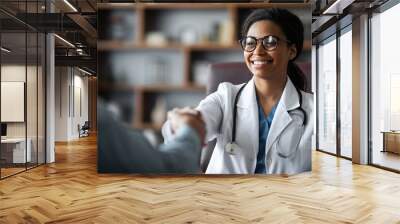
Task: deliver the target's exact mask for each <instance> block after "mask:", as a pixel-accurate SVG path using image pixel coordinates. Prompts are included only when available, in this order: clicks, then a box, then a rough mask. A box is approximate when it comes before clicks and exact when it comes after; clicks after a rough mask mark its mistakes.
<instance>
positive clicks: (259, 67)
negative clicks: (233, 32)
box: [244, 20, 296, 80]
mask: <svg viewBox="0 0 400 224" xmlns="http://www.w3.org/2000/svg"><path fill="white" fill-rule="evenodd" d="M266 36H274V37H277V38H270V39H267V40H264V41H263V40H262V39H259V38H263V37H266ZM247 37H253V38H252V39H251V38H247V40H248V41H246V42H247V43H249V44H247V46H253V47H254V44H256V46H255V49H254V50H253V51H246V50H245V51H244V60H245V62H246V65H247V67H248V68H249V70H250V71H251V73H252V74H253V75H255V76H257V77H258V78H262V79H269V80H270V79H276V78H282V77H285V76H286V74H287V65H288V62H289V60H290V59H293V58H294V57H295V56H296V47H295V45H294V44H289V43H288V42H287V41H286V40H287V38H286V37H285V35H284V34H283V32H282V30H281V28H280V27H279V26H278V25H276V24H275V23H274V22H272V21H268V20H260V21H257V22H255V23H253V24H252V25H251V26H250V28H249V30H248V32H247ZM254 38H255V39H257V41H256V43H255V42H254ZM262 42H264V44H263V43H262ZM274 43H276V48H274V49H272V48H273V47H271V49H269V48H268V46H274V45H275V44H274ZM263 45H264V46H263ZM265 48H267V49H265ZM250 49H252V48H250Z"/></svg>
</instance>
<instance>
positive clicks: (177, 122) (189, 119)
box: [168, 107, 206, 143]
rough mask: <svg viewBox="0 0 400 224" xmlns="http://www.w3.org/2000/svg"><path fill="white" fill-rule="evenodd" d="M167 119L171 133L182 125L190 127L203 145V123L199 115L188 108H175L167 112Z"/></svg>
mask: <svg viewBox="0 0 400 224" xmlns="http://www.w3.org/2000/svg"><path fill="white" fill-rule="evenodd" d="M168 119H169V120H170V122H171V128H172V132H173V133H175V131H177V130H178V129H179V128H180V127H181V126H182V125H183V124H187V125H190V126H191V127H192V128H193V129H195V131H196V132H197V133H198V134H199V137H200V141H201V142H202V143H203V142H204V138H205V133H206V130H205V123H204V121H203V119H202V117H201V113H200V112H199V111H197V110H195V109H191V108H189V107H185V108H175V109H173V110H171V111H169V112H168Z"/></svg>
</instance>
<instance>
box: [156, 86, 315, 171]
mask: <svg viewBox="0 0 400 224" xmlns="http://www.w3.org/2000/svg"><path fill="white" fill-rule="evenodd" d="M287 80H288V81H287V83H286V86H285V89H284V91H283V93H282V96H281V98H280V101H279V103H278V106H277V108H276V111H275V115H274V118H273V121H272V124H271V128H270V130H269V134H268V138H267V142H266V148H265V152H266V153H265V154H266V158H265V162H266V168H267V169H266V170H267V174H295V173H300V172H304V171H310V170H311V141H312V140H311V137H312V134H313V96H312V94H309V93H305V92H303V91H301V94H302V98H303V103H302V108H303V109H304V110H305V112H306V114H307V123H306V125H305V126H304V127H302V126H301V122H302V117H303V116H302V114H301V112H300V111H299V110H298V109H297V110H295V111H293V112H290V113H288V111H290V110H291V109H294V108H297V107H299V105H300V104H299V97H298V94H297V92H296V89H295V87H294V85H293V83H292V82H291V81H290V79H289V78H288V79H287ZM242 85H244V84H241V85H232V84H230V83H222V84H220V85H219V86H218V90H217V91H216V92H214V93H212V94H210V95H208V96H207V97H206V98H205V99H204V100H202V101H201V102H200V104H199V106H198V107H197V108H196V109H197V110H199V111H200V112H201V114H202V116H203V119H204V121H205V123H206V129H207V133H206V139H207V140H208V141H210V140H213V139H215V138H216V139H217V143H216V146H215V149H214V151H213V154H212V156H211V159H210V162H209V165H208V167H207V170H206V173H208V174H253V173H254V170H255V168H256V162H257V153H258V145H259V144H258V141H259V138H258V136H259V119H258V106H257V100H256V93H255V86H254V81H253V79H251V80H250V81H249V83H248V84H247V85H246V86H245V87H244V89H243V91H242V93H241V96H240V98H239V100H238V103H237V105H236V106H237V121H236V122H237V123H236V144H237V145H238V146H239V147H240V149H239V150H236V151H235V154H234V155H232V154H229V153H228V152H226V151H225V149H224V148H225V146H226V144H227V143H229V142H230V141H231V139H232V136H231V135H232V125H233V124H232V122H233V104H234V100H235V96H236V94H237V92H238V91H239V88H240V87H241V86H242ZM170 130H171V129H170V125H169V122H166V123H165V124H164V126H163V130H162V132H163V136H164V138H167V139H168V138H171V137H172V134H171V131H170ZM282 133H284V134H282ZM296 133H297V139H299V138H301V139H300V142H299V145H298V146H297V147H296V143H297V142H298V141H295V142H293V141H291V139H294V138H296ZM300 135H301V137H300ZM280 137H283V138H282V139H281V138H280ZM278 141H279V142H280V144H281V146H284V147H278V146H277V142H278ZM285 146H286V147H285ZM278 148H279V149H280V150H281V151H280V152H281V153H282V152H283V154H284V155H290V156H289V157H288V158H284V157H281V156H280V155H279V154H278V151H277V149H278ZM281 148H282V149H281Z"/></svg>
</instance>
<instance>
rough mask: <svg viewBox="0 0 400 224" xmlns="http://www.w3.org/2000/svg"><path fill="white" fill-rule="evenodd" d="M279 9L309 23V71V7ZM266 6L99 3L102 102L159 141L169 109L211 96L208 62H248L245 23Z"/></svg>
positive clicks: (304, 59) (307, 56)
mask: <svg viewBox="0 0 400 224" xmlns="http://www.w3.org/2000/svg"><path fill="white" fill-rule="evenodd" d="M275 6H277V7H284V8H287V9H289V10H290V11H292V12H294V13H295V14H296V15H297V16H299V18H300V19H301V20H302V21H303V23H304V27H305V44H304V51H303V54H302V55H300V57H299V59H298V62H299V63H303V64H306V67H307V66H308V67H310V68H311V64H310V62H311V7H310V5H308V4H303V3H294V4H286V5H280V4H276V5H275ZM263 7H264V8H265V7H274V5H273V4H265V3H209V4H202V3H179V4H172V3H160V4H146V3H143V4H136V5H131V4H122V3H121V4H114V5H112V4H107V3H104V4H99V5H98V10H99V11H98V18H99V42H98V51H99V57H98V59H99V71H101V74H102V76H101V77H99V90H100V91H99V96H100V97H103V98H104V99H106V100H107V102H108V103H109V104H108V105H109V107H110V108H112V110H113V111H115V113H116V114H118V116H119V117H120V119H121V120H122V121H124V122H126V123H128V124H129V125H130V126H131V127H135V128H139V129H143V130H145V133H152V134H150V135H148V136H152V137H151V139H152V140H153V143H154V144H157V143H159V142H160V141H162V139H161V138H160V135H159V133H160V128H161V125H162V124H163V122H164V121H165V119H166V114H167V111H168V110H171V109H172V108H174V107H184V106H192V107H194V106H197V104H198V103H199V101H200V100H201V99H203V98H204V97H205V96H206V87H207V85H208V84H209V83H208V82H209V75H210V64H215V63H221V62H238V63H243V62H244V59H243V52H242V50H241V48H240V45H239V43H238V40H239V39H240V29H241V25H242V23H243V21H244V19H245V18H246V16H247V15H248V14H249V13H250V12H251V11H252V10H254V9H256V8H263ZM310 71H311V69H310ZM245 75H247V73H246V74H245ZM308 80H309V86H310V87H311V77H310V76H309V78H308Z"/></svg>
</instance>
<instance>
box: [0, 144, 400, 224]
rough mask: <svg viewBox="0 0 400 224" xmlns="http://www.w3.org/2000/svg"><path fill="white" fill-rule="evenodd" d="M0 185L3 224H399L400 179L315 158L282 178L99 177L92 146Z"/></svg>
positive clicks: (62, 149) (73, 147) (70, 148)
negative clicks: (307, 167) (303, 168)
mask: <svg viewBox="0 0 400 224" xmlns="http://www.w3.org/2000/svg"><path fill="white" fill-rule="evenodd" d="M56 158H57V161H56V163H55V164H51V165H46V166H42V167H39V168H36V169H33V170H30V171H28V172H26V173H22V174H19V175H17V176H14V177H10V178H8V179H5V180H2V181H0V223H43V222H48V223H374V224H375V223H385V224H386V223H400V175H399V174H395V173H391V172H387V171H384V170H380V169H377V168H374V167H369V166H359V165H352V164H351V162H350V161H347V160H343V159H337V158H335V157H333V156H330V155H326V154H323V153H320V152H315V153H314V154H313V171H312V172H310V173H303V174H299V175H295V176H291V177H282V176H189V177H188V176H186V177H179V176H168V177H155V176H137V175H136V176H134V175H99V174H97V173H96V139H95V138H94V137H90V138H85V139H82V140H81V141H76V142H71V143H69V144H58V145H57V153H56Z"/></svg>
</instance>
